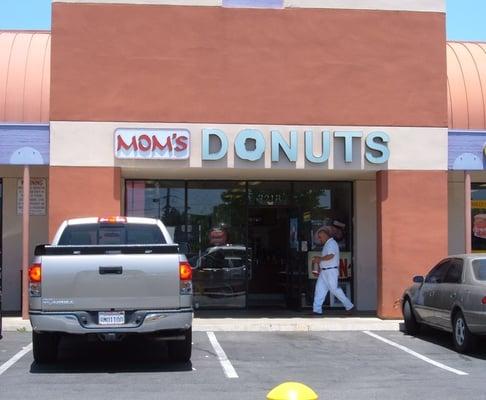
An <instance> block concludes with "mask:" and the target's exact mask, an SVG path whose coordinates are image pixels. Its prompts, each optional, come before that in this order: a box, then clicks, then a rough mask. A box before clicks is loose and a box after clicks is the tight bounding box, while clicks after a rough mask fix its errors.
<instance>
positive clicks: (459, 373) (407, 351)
mask: <svg viewBox="0 0 486 400" xmlns="http://www.w3.org/2000/svg"><path fill="white" fill-rule="evenodd" d="M363 333H366V334H367V335H368V336H371V337H374V338H375V339H378V340H381V341H382V342H384V343H386V344H389V345H390V346H393V347H396V348H397V349H400V350H402V351H404V352H406V353H408V354H411V355H412V356H414V357H417V358H419V359H420V360H422V361H425V362H427V363H429V364H432V365H434V366H436V367H438V368H442V369H444V370H446V371H449V372H452V373H453V374H457V375H469V374H468V373H467V372H464V371H460V370H458V369H454V368H451V367H448V366H447V365H444V364H442V363H440V362H437V361H434V360H432V359H430V358H428V357H425V356H423V355H422V354H419V353H417V352H415V351H413V350H411V349H409V348H408V347H405V346H402V345H401V344H398V343H395V342H393V341H391V340H388V339H385V338H384V337H381V336H379V335H377V334H376V333H372V332H370V331H363Z"/></svg>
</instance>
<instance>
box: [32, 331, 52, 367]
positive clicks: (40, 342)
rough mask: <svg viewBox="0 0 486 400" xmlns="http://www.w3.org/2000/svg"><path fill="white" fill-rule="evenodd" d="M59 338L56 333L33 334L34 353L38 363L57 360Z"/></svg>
mask: <svg viewBox="0 0 486 400" xmlns="http://www.w3.org/2000/svg"><path fill="white" fill-rule="evenodd" d="M58 345H59V336H58V335H57V334H55V333H38V332H35V331H33V332H32V353H33V355H34V361H35V362H37V363H49V362H54V361H56V360H57V349H58Z"/></svg>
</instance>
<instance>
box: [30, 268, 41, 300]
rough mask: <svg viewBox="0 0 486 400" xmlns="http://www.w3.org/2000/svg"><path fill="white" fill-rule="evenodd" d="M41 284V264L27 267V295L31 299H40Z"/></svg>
mask: <svg viewBox="0 0 486 400" xmlns="http://www.w3.org/2000/svg"><path fill="white" fill-rule="evenodd" d="M41 282H42V266H41V264H32V265H31V266H30V267H29V294H30V295H31V296H32V297H40V295H41Z"/></svg>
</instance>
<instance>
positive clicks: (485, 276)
mask: <svg viewBox="0 0 486 400" xmlns="http://www.w3.org/2000/svg"><path fill="white" fill-rule="evenodd" d="M472 266H473V271H474V276H475V277H476V279H477V280H479V281H486V258H478V259H476V260H473V261H472Z"/></svg>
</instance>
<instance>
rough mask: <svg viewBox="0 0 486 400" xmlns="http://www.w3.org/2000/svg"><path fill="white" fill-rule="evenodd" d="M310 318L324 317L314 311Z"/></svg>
mask: <svg viewBox="0 0 486 400" xmlns="http://www.w3.org/2000/svg"><path fill="white" fill-rule="evenodd" d="M310 316H312V317H322V313H318V312H315V311H312V314H310Z"/></svg>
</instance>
